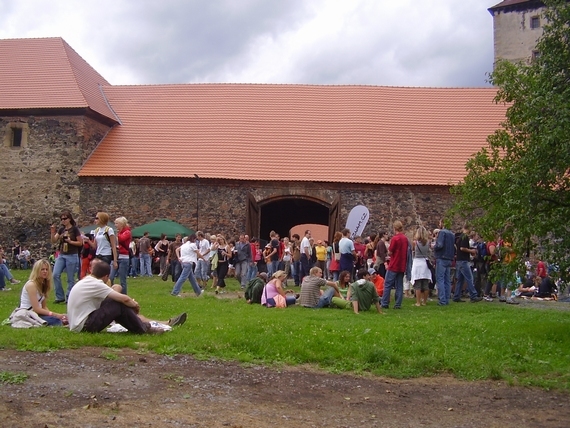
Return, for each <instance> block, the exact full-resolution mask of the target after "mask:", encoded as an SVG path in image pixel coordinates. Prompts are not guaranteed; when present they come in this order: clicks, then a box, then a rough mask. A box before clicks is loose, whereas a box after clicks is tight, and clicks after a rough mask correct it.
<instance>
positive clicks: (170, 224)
mask: <svg viewBox="0 0 570 428" xmlns="http://www.w3.org/2000/svg"><path fill="white" fill-rule="evenodd" d="M145 232H148V237H149V238H151V239H160V235H161V234H163V233H164V234H165V235H166V237H167V238H168V239H174V238H175V237H176V234H177V233H180V234H181V235H182V236H188V235H191V234H193V233H194V230H192V229H188V228H187V227H186V226H183V225H181V224H180V223H176V222H175V221H172V220H167V219H163V220H158V221H154V222H152V223H148V224H143V225H142V226H139V227H135V228H134V229H133V230H131V234H132V235H133V238H140V237H141V236H143V234H144V233H145Z"/></svg>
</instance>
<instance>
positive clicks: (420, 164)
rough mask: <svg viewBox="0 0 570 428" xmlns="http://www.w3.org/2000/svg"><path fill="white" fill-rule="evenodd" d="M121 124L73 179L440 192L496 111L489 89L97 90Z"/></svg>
mask: <svg viewBox="0 0 570 428" xmlns="http://www.w3.org/2000/svg"><path fill="white" fill-rule="evenodd" d="M104 91H105V94H106V95H107V98H108V100H109V102H110V103H111V105H112V106H113V109H114V111H115V112H116V113H117V114H118V116H119V117H120V118H121V121H122V125H118V126H115V127H114V128H113V129H112V130H111V131H110V132H109V134H108V135H107V136H106V137H105V139H104V140H103V141H102V142H101V144H100V145H99V146H98V147H97V149H96V150H95V151H94V153H93V154H92V156H91V157H90V158H89V159H88V160H87V162H86V163H85V165H84V166H83V168H82V170H81V171H80V173H79V175H80V176H129V177H130V176H141V177H142V176H147V177H190V178H191V177H194V174H197V175H199V176H200V177H201V178H222V179H234V180H244V179H247V180H284V181H316V182H340V183H348V182H352V183H370V184H402V185H405V184H420V185H448V184H450V183H456V182H458V181H459V180H461V179H462V178H463V177H464V175H465V167H464V165H465V162H466V161H467V159H468V158H469V157H470V156H471V155H472V154H474V153H475V152H477V151H478V150H479V149H480V148H481V147H482V146H483V145H485V142H486V137H487V136H488V135H489V134H491V133H493V131H495V130H496V129H497V128H498V127H499V125H500V123H501V121H502V120H504V115H505V111H506V107H505V106H503V105H496V104H495V103H494V102H493V98H494V96H495V95H496V89H493V88H477V89H474V88H470V89H469V88H455V89H454V88H408V87H380V86H316V85H265V84H263V85H261V84H185V85H157V86H107V87H105V88H104Z"/></svg>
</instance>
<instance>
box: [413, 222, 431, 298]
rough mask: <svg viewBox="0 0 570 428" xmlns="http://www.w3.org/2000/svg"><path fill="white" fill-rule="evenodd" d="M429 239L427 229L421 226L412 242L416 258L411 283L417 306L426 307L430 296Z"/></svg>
mask: <svg viewBox="0 0 570 428" xmlns="http://www.w3.org/2000/svg"><path fill="white" fill-rule="evenodd" d="M429 238H430V236H429V233H428V231H427V230H426V228H425V227H423V226H420V227H418V229H417V230H416V233H415V235H414V240H413V242H412V249H413V253H414V258H413V263H412V279H411V282H412V284H413V286H414V290H415V292H416V306H425V304H426V302H427V299H428V294H429V283H430V281H431V271H430V269H429V267H428V264H427V259H428V258H429V247H430V241H429Z"/></svg>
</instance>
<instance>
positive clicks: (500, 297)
mask: <svg viewBox="0 0 570 428" xmlns="http://www.w3.org/2000/svg"><path fill="white" fill-rule="evenodd" d="M506 301H507V298H506V297H505V296H499V302H503V303H505V302H506Z"/></svg>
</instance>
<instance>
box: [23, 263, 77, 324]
mask: <svg viewBox="0 0 570 428" xmlns="http://www.w3.org/2000/svg"><path fill="white" fill-rule="evenodd" d="M51 288H52V272H51V265H50V264H49V262H48V261H47V260H45V259H41V260H38V261H37V262H36V263H34V267H33V268H32V273H31V274H30V279H29V280H28V282H26V284H25V285H24V287H23V288H22V295H21V297H20V308H24V309H28V310H33V311H34V312H35V313H36V314H38V315H39V317H40V318H42V319H43V320H45V321H46V322H47V325H48V326H60V325H67V316H66V315H65V314H56V313H55V312H52V311H50V310H49V309H48V307H47V304H46V302H47V298H48V294H49V291H50V290H51Z"/></svg>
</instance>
